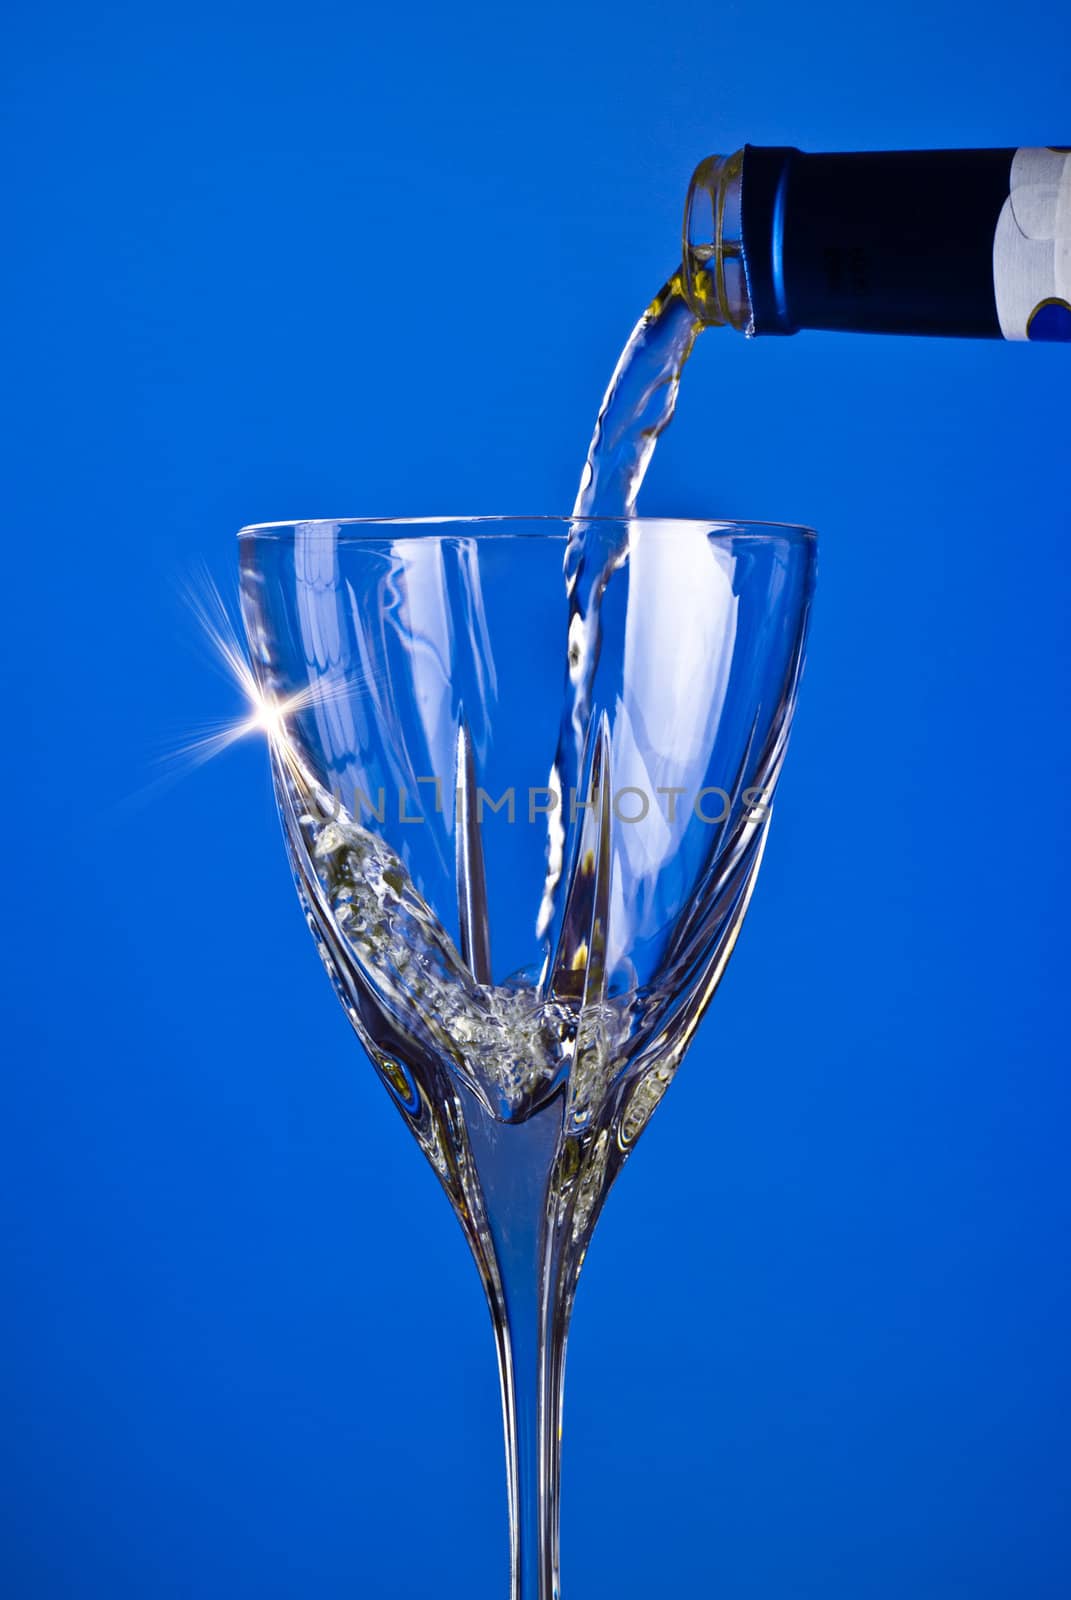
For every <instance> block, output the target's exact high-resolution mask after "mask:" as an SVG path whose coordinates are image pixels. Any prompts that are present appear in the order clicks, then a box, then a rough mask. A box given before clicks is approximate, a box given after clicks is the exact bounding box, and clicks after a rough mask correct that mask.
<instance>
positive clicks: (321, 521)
mask: <svg viewBox="0 0 1071 1600" xmlns="http://www.w3.org/2000/svg"><path fill="white" fill-rule="evenodd" d="M577 522H582V523H583V524H584V525H585V526H586V525H588V524H595V525H598V524H600V523H605V524H607V525H608V526H610V525H618V526H620V525H632V524H634V523H635V524H638V525H643V524H645V523H647V524H655V523H657V524H658V525H659V526H660V527H668V528H702V529H705V530H706V531H707V533H708V534H709V535H710V536H711V537H716V538H736V539H782V540H787V541H789V542H790V543H796V542H808V541H813V540H817V538H818V535H817V533H816V532H815V530H814V529H813V528H810V527H808V526H807V525H806V524H804V523H795V522H768V521H761V520H749V519H747V518H741V519H737V518H733V517H657V516H635V515H633V516H628V517H574V516H565V515H553V514H542V515H538V516H527V517H526V516H510V515H505V514H503V515H492V516H456V517H451V516H437V517H309V518H307V519H302V518H295V519H293V520H291V521H286V522H250V523H247V524H246V526H245V527H243V528H239V530H238V538H239V539H280V540H285V539H290V538H293V537H294V535H295V533H296V532H297V531H298V529H299V528H300V529H302V530H303V531H305V532H315V531H316V530H320V531H321V532H327V531H328V530H330V531H331V533H332V534H333V535H334V536H336V537H337V536H338V532H339V529H341V528H345V529H346V530H347V531H346V533H345V534H343V535H342V537H343V539H344V540H345V541H346V542H347V543H371V542H372V541H373V540H374V539H391V538H397V533H396V532H395V531H393V530H397V529H400V528H412V529H415V530H418V532H420V533H426V534H429V536H433V535H431V534H430V530H432V529H433V528H442V527H457V526H459V525H460V526H461V527H464V528H465V529H466V530H467V531H468V536H469V537H471V538H477V539H478V538H487V537H492V536H493V537H495V538H499V539H503V538H506V539H546V538H555V537H558V538H565V537H566V536H567V534H568V530H569V529H570V528H571V527H572V526H573V525H574V523H577ZM520 523H542V524H553V525H554V529H555V530H556V531H555V532H551V530H550V528H546V529H544V528H543V527H538V528H522V527H519V526H516V524H520ZM507 524H513V525H514V526H512V527H508V526H506V525H507ZM373 529H376V530H378V529H382V530H384V531H383V532H382V533H378V532H373V531H372V530H373ZM351 530H352V531H351ZM362 530H367V531H362ZM442 537H448V535H443V536H442Z"/></svg>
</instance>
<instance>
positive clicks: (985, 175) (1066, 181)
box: [684, 145, 1071, 339]
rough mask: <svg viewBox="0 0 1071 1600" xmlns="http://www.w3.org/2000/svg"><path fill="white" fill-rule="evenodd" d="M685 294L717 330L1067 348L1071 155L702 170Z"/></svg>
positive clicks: (800, 160) (850, 160) (771, 156)
mask: <svg viewBox="0 0 1071 1600" xmlns="http://www.w3.org/2000/svg"><path fill="white" fill-rule="evenodd" d="M684 269H685V274H684V275H685V286H686V292H687V294H688V298H689V303H690V304H691V306H692V309H693V310H694V311H695V313H696V315H697V316H699V317H700V318H701V319H702V321H703V322H704V323H707V324H713V325H716V324H726V323H727V324H729V325H730V326H732V327H734V328H737V329H739V330H741V331H742V332H745V333H756V334H758V333H781V334H785V333H795V332H796V331H797V330H798V329H800V328H824V329H832V330H840V331H844V332H859V333H864V332H865V333H911V334H939V335H945V336H956V335H959V336H966V337H976V338H977V337H982V338H1001V337H1003V338H1005V339H1027V338H1029V339H1068V338H1071V281H1068V280H1069V277H1071V153H1069V152H1068V151H1065V150H1061V149H1055V148H1054V149H1045V150H1018V151H1016V150H924V151H917V150H916V151H899V152H880V153H878V152H875V153H865V154H837V155H805V154H803V152H801V151H799V150H794V149H788V148H783V149H782V148H778V149H763V148H758V147H756V146H753V145H747V146H745V147H744V149H743V150H741V151H738V152H737V153H736V154H735V155H733V156H729V157H727V158H725V157H719V156H715V157H711V158H710V159H709V160H707V161H704V162H703V163H702V165H701V166H700V167H699V168H698V169H697V171H696V173H695V176H694V177H693V179H692V183H691V187H690V189H689V192H688V202H687V207H686V211H685V225H684Z"/></svg>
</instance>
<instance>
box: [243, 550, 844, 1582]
mask: <svg viewBox="0 0 1071 1600" xmlns="http://www.w3.org/2000/svg"><path fill="white" fill-rule="evenodd" d="M578 536H580V537H581V538H582V541H583V540H586V544H585V545H584V548H585V551H586V559H588V561H589V564H590V560H591V557H592V552H593V551H595V552H601V555H600V557H599V559H600V561H601V562H602V570H601V572H600V574H599V576H598V582H597V583H596V584H595V585H593V586H592V585H589V592H590V593H594V594H596V595H597V597H598V616H597V627H596V628H595V630H594V632H592V630H591V628H590V627H589V629H588V631H587V632H586V633H584V632H583V630H578V629H577V627H576V626H575V622H576V619H575V616H574V618H573V621H572V623H569V625H568V626H567V622H568V619H569V613H568V610H567V606H566V587H565V583H564V581H563V567H565V566H566V565H567V563H566V561H565V558H566V555H567V553H568V552H575V548H576V542H577V539H578ZM239 538H240V551H241V576H242V609H243V616H244V620H245V626H246V633H247V637H248V641H249V646H250V650H251V654H252V661H253V670H254V675H255V678H256V682H257V685H258V692H259V695H260V697H261V701H262V707H261V711H262V717H261V720H262V721H263V724H264V726H265V728H266V730H267V732H268V738H269V745H270V752H271V763H272V771H273V775H274V782H275V789H276V795H277V799H278V804H279V809H280V812H281V815H282V821H283V829H284V834H285V838H286V843H287V847H288V850H289V854H290V860H291V864H292V867H293V872H294V877H295V880H296V884H297V890H298V894H299V896H300V898H301V901H302V903H303V905H304V908H305V913H306V917H307V920H308V923H309V927H310V928H311V930H312V932H313V936H314V938H315V939H316V942H317V946H318V948H319V951H320V955H321V957H322V959H323V962H324V965H325V966H326V968H327V971H328V973H329V975H330V977H331V980H332V982H333V984H334V987H335V991H336V993H337V994H338V996H339V999H340V1000H341V1001H342V1004H343V1006H344V1007H345V1009H346V1012H347V1015H348V1016H349V1018H350V1021H351V1022H352V1024H353V1027H354V1029H355V1031H356V1033H357V1036H358V1038H359V1039H360V1041H361V1043H362V1045H363V1046H364V1048H365V1050H366V1052H367V1054H368V1056H369V1057H370V1059H371V1061H372V1064H373V1066H374V1067H375V1069H376V1071H377V1072H378V1074H379V1076H380V1078H381V1079H382V1081H383V1083H384V1085H385V1086H386V1088H387V1090H388V1092H389V1093H390V1095H391V1097H392V1099H393V1100H394V1101H395V1103H396V1105H397V1106H398V1108H399V1110H400V1111H401V1112H402V1114H403V1116H404V1117H405V1118H406V1120H407V1121H408V1123H409V1126H410V1127H411V1129H412V1131H413V1133H414V1135H415V1136H416V1139H417V1141H418V1143H419V1144H420V1147H421V1149H422V1150H423V1151H424V1154H425V1156H426V1157H427V1158H428V1160H429V1161H430V1162H431V1164H432V1166H433V1167H434V1169H435V1171H436V1173H437V1174H438V1176H439V1179H440V1181H441V1183H442V1186H443V1188H444V1189H445V1190H446V1193H447V1195H448V1197H449V1199H450V1201H451V1204H452V1205H453V1207H454V1209H455V1211H456V1213H457V1215H458V1217H459V1219H460V1221H461V1225H462V1227H463V1229H464V1231H465V1234H466V1237H467V1239H468V1242H469V1245H470V1246H471V1249H472V1252H473V1255H474V1256H475V1259H476V1264H477V1267H478V1268H479V1272H480V1276H481V1279H482V1281H483V1286H484V1290H485V1292H486V1295H487V1299H488V1303H489V1305H490V1308H491V1316H492V1321H493V1324H494V1332H495V1339H496V1343H497V1351H498V1361H499V1370H500V1376H501V1382H502V1400H503V1410H504V1416H505V1431H506V1458H507V1479H508V1492H509V1513H510V1537H511V1552H512V1595H513V1600H556V1597H557V1596H558V1593H559V1587H558V1503H559V1461H560V1447H559V1438H560V1421H561V1406H562V1377H563V1368H564V1359H565V1343H566V1335H567V1331H568V1325H569V1316H570V1311H571V1307H572V1303H573V1297H574V1293H575V1290H576V1283H577V1276H578V1273H579V1270H580V1266H581V1263H582V1261H583V1258H584V1254H585V1251H586V1250H587V1247H588V1244H589V1241H590V1239H591V1234H592V1229H593V1228H594V1225H595V1222H596V1219H597V1217H598V1215H599V1212H600V1210H601V1208H602V1205H603V1202H604V1201H605V1198H606V1195H607V1193H608V1191H609V1189H610V1186H611V1184H612V1183H613V1180H614V1178H615V1177H616V1176H617V1174H618V1172H619V1171H620V1169H621V1167H622V1165H623V1164H624V1162H625V1160H626V1158H627V1157H628V1155H629V1153H630V1152H631V1150H632V1148H633V1146H634V1145H635V1143H636V1140H637V1139H638V1137H639V1135H640V1133H641V1132H642V1130H643V1129H644V1127H645V1126H646V1124H647V1121H648V1118H649V1117H650V1115H651V1113H652V1111H653V1110H654V1107H655V1106H656V1105H657V1104H658V1101H659V1100H660V1099H661V1097H662V1095H663V1094H664V1093H665V1090H666V1088H667V1086H668V1084H669V1082H670V1080H671V1079H672V1077H673V1074H674V1073H675V1071H676V1069H677V1066H678V1064H679V1063H680V1060H681V1058H682V1056H683V1054H684V1052H685V1049H686V1048H687V1045H688V1042H689V1040H690V1039H691V1037H692V1034H693V1033H694V1031H695V1028H696V1026H697V1024H698V1022H699V1019H700V1017H701V1016H702V1014H703V1011H704V1010H705V1008H706V1006H707V1004H708V1002H709V1001H710V998H711V996H712V995H713V993H714V989H715V987H716V985H717V983H718V981H719V979H720V977H721V974H722V972H723V970H724V968H725V964H726V962H727V960H728V958H729V955H730V953H731V951H732V948H733V945H734V943H735V941H736V937H737V934H738V932H739V929H740V924H741V921H742V919H743V915H744V912H745V910H746V908H747V903H748V899H749V897H750V895H751V890H752V887H753V884H754V880H755V874H756V872H757V869H758V865H759V861H760V859H761V856H762V851H763V845H764V842H765V839H766V833H767V828H768V825H769V819H770V801H771V798H772V793H773V789H774V785H775V783H776V781H777V777H778V773H779V771H780V767H781V763H782V759H783V757H784V752H785V746H786V741H787V738H788V733H789V727H790V723H791V720H792V713H793V708H794V704H795V699H796V690H797V685H798V681H799V675H800V669H801V665H802V659H803V643H804V634H805V630H806V623H807V614H808V609H809V603H810V597H811V592H812V587H813V580H814V558H815V539H814V535H813V534H812V533H811V532H810V531H809V530H807V529H802V528H791V527H782V526H774V525H759V524H744V523H718V522H686V521H670V520H654V519H649V518H630V519H627V520H622V521H620V522H617V523H613V522H601V523H599V524H598V525H596V524H595V523H592V524H591V525H585V526H584V527H580V528H578V525H577V524H576V523H575V522H573V523H570V522H568V521H565V520H559V519H554V518H548V519H529V520H522V519H507V518H487V519H429V520H425V521H389V522H372V521H346V522H304V523H292V524H272V525H265V526H259V527H251V528H246V529H243V530H242V533H241V534H240V536H239ZM574 567H575V562H574ZM589 620H590V619H589ZM581 634H583V638H581Z"/></svg>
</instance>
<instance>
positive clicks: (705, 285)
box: [682, 150, 751, 333]
mask: <svg viewBox="0 0 1071 1600" xmlns="http://www.w3.org/2000/svg"><path fill="white" fill-rule="evenodd" d="M742 169H743V152H742V151H740V150H738V151H737V152H736V154H735V155H731V156H707V158H706V160H705V161H701V162H700V163H699V165H698V166H697V167H696V169H695V171H694V172H693V174H692V181H691V183H690V184H689V185H688V197H687V199H686V201H685V204H684V230H683V233H684V237H683V241H682V244H683V248H682V263H683V266H682V277H683V287H684V295H685V299H686V300H687V301H688V304H689V306H690V307H691V309H692V311H693V312H694V313H695V315H696V316H697V317H698V318H699V320H700V322H702V324H703V326H704V327H707V328H718V327H723V326H724V325H725V324H726V323H728V324H730V326H732V327H734V328H737V329H739V330H740V331H741V332H745V333H746V332H747V331H748V330H749V329H750V325H751V301H750V296H749V294H748V289H747V276H746V272H745V268H744V253H743V238H742V230H741V219H740V174H741V171H742Z"/></svg>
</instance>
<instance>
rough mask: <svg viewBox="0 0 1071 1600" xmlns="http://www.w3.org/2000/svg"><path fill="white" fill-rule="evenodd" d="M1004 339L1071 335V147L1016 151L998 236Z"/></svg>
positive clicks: (997, 283) (996, 278)
mask: <svg viewBox="0 0 1071 1600" xmlns="http://www.w3.org/2000/svg"><path fill="white" fill-rule="evenodd" d="M993 287H994V289H995V291H996V299H997V316H998V318H999V319H1000V331H1001V332H1002V333H1003V335H1004V337H1005V339H1039V340H1040V339H1045V340H1049V339H1052V340H1071V150H1017V151H1016V152H1015V158H1014V160H1013V161H1012V167H1011V193H1010V194H1009V195H1008V198H1007V200H1005V202H1004V209H1003V210H1002V211H1001V213H1000V218H999V220H998V222H997V231H996V234H995V235H994V238H993Z"/></svg>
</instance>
